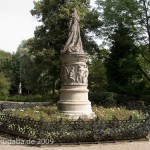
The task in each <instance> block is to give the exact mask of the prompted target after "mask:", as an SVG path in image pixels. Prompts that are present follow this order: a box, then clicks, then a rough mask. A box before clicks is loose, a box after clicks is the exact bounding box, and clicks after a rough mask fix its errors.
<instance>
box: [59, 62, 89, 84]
mask: <svg viewBox="0 0 150 150" xmlns="http://www.w3.org/2000/svg"><path fill="white" fill-rule="evenodd" d="M61 81H62V84H63V85H78V84H79V85H81V84H83V85H87V84H88V83H87V82H88V67H87V65H83V64H82V65H81V64H72V65H66V64H64V65H63V66H62V72H61Z"/></svg>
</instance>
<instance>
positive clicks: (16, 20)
mask: <svg viewBox="0 0 150 150" xmlns="http://www.w3.org/2000/svg"><path fill="white" fill-rule="evenodd" d="M33 1H35V0H0V49H2V50H5V51H8V52H11V53H12V52H16V50H17V47H18V46H19V44H20V43H21V41H22V40H26V39H29V38H31V37H33V35H34V30H35V27H36V26H37V25H38V22H37V20H36V19H35V18H34V17H33V16H32V15H31V13H30V10H31V9H33V7H34V5H33ZM36 1H38V0H36ZM91 2H92V3H93V2H94V0H91Z"/></svg>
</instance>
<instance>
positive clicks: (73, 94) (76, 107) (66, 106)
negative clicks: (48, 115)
mask: <svg viewBox="0 0 150 150" xmlns="http://www.w3.org/2000/svg"><path fill="white" fill-rule="evenodd" d="M58 109H59V111H60V112H61V113H64V114H65V115H69V116H71V117H73V118H79V117H81V116H86V117H88V118H93V117H95V113H93V111H92V107H91V102H90V101H89V100H88V89H87V88H86V86H63V87H62V89H61V90H60V101H59V102H58Z"/></svg>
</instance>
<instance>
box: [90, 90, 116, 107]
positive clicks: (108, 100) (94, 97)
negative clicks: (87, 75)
mask: <svg viewBox="0 0 150 150" xmlns="http://www.w3.org/2000/svg"><path fill="white" fill-rule="evenodd" d="M115 96H116V94H115V93H112V92H107V91H98V90H97V91H96V92H93V93H92V92H90V93H89V99H90V101H91V102H92V103H94V104H98V105H102V106H107V107H109V106H115V105H116V103H117V101H116V99H115Z"/></svg>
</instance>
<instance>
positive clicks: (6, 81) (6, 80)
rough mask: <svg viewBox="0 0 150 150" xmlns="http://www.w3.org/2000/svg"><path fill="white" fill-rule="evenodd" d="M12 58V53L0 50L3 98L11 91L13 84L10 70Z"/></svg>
mask: <svg viewBox="0 0 150 150" xmlns="http://www.w3.org/2000/svg"><path fill="white" fill-rule="evenodd" d="M11 57H12V56H11V54H10V53H8V52H5V51H3V50H0V95H2V96H6V95H8V94H9V90H10V85H11V82H10V77H9V76H8V73H9V70H8V68H9V65H10V61H11Z"/></svg>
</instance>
